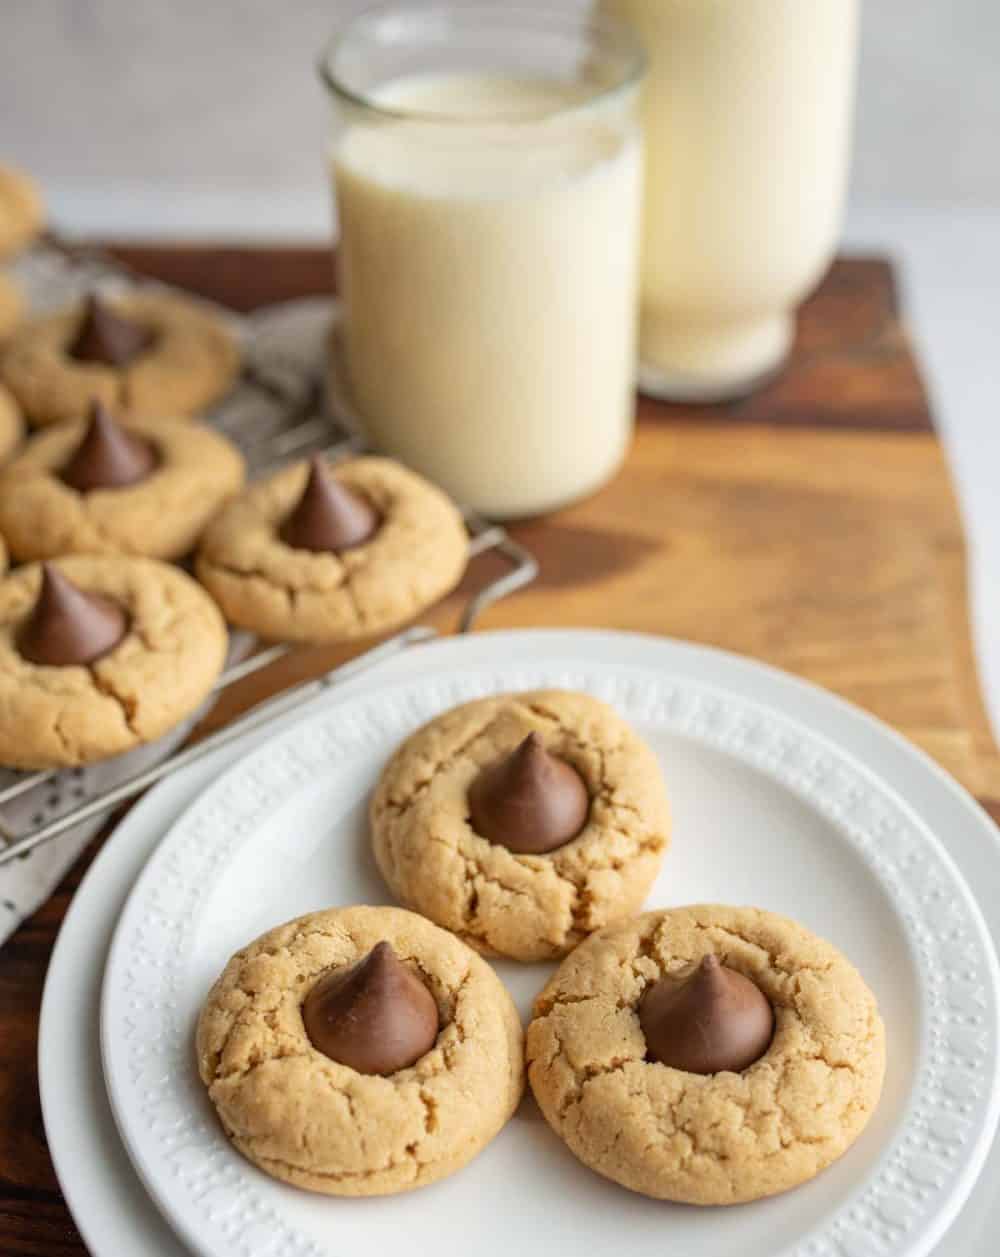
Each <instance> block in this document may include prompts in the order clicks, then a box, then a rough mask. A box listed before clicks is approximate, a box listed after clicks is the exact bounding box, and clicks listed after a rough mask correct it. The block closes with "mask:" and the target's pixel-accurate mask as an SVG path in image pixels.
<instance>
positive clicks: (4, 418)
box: [0, 384, 24, 463]
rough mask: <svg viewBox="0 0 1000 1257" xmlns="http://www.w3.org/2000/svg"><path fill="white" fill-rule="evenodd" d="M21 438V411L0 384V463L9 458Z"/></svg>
mask: <svg viewBox="0 0 1000 1257" xmlns="http://www.w3.org/2000/svg"><path fill="white" fill-rule="evenodd" d="M23 436H24V420H23V419H22V418H21V411H20V410H19V408H18V405H17V402H16V401H15V400H14V398H13V397H12V395H11V394H10V393H8V391H7V390H6V389H5V388H4V386H3V385H2V384H0V463H2V462H6V460H7V459H8V458H10V456H11V455H12V454H13V453H14V451H15V450H16V449H17V447H18V446H19V445H20V443H21V438H22V437H23Z"/></svg>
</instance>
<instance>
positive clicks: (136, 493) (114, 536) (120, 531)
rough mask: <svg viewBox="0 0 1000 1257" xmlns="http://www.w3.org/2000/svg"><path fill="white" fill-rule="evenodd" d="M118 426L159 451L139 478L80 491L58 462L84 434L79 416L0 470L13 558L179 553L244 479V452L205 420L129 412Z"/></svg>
mask: <svg viewBox="0 0 1000 1257" xmlns="http://www.w3.org/2000/svg"><path fill="white" fill-rule="evenodd" d="M122 426H123V427H124V428H125V429H126V430H127V431H129V432H132V433H134V434H136V435H137V436H140V437H142V438H144V439H145V440H146V441H148V442H149V443H150V445H151V446H152V447H153V449H154V451H155V453H156V457H157V459H158V464H157V466H156V467H155V469H154V470H153V472H152V473H151V474H150V475H149V476H148V477H147V478H146V479H144V480H140V481H139V482H138V483H136V484H132V485H129V486H127V487H125V488H116V489H94V490H91V491H90V492H88V493H80V492H78V491H77V490H76V489H73V488H71V487H70V486H69V485H67V484H64V483H63V481H62V480H61V479H60V477H59V471H60V469H61V468H62V467H63V466H64V465H65V464H66V463H67V461H68V460H69V459H70V457H71V456H72V454H73V452H74V450H76V448H77V447H78V445H79V444H80V442H81V440H82V439H83V437H84V434H85V431H86V428H87V422H86V421H85V420H77V421H75V422H73V423H66V424H57V425H55V426H54V427H50V428H47V429H46V430H45V431H43V432H40V433H39V434H38V435H37V436H34V437H32V438H31V439H30V440H29V441H28V443H27V444H26V445H25V447H24V449H23V450H22V451H21V452H20V453H19V454H18V455H17V457H16V458H14V460H13V461H12V462H10V463H9V464H8V465H7V466H6V467H4V468H3V469H2V471H0V532H2V533H3V534H4V536H5V537H6V538H7V542H8V545H9V546H10V549H11V553H12V554H13V555H14V556H15V557H16V558H17V559H19V560H21V561H24V560H27V559H47V558H55V557H57V556H59V555H62V554H139V555H146V556H148V557H150V558H158V559H176V558H180V557H181V556H182V555H185V554H188V553H189V552H190V551H191V550H192V549H193V548H194V546H195V545H196V543H197V541H198V538H199V537H200V536H201V534H202V532H203V531H204V528H205V526H206V524H207V523H208V521H209V520H210V519H211V518H212V517H213V516H214V515H215V514H216V512H217V511H218V509H219V508H220V507H221V506H222V504H223V503H224V502H225V501H226V500H227V499H228V498H230V497H231V496H232V495H233V494H234V493H236V492H237V491H238V490H239V489H240V487H241V486H242V484H243V478H244V465H243V458H242V456H241V455H240V453H239V451H238V450H237V449H236V448H235V446H233V445H232V443H231V442H229V441H227V440H226V438H225V437H223V436H220V435H219V434H218V433H217V432H213V431H212V429H210V428H207V427H204V426H203V425H201V424H195V423H190V422H186V421H177V420H174V421H171V420H165V419H132V420H128V421H123V423H122Z"/></svg>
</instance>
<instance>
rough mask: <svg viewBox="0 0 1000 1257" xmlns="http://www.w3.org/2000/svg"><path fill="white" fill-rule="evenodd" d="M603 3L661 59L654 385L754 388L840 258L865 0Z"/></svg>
mask: <svg viewBox="0 0 1000 1257" xmlns="http://www.w3.org/2000/svg"><path fill="white" fill-rule="evenodd" d="M600 7H602V8H603V9H605V10H606V11H607V12H610V13H613V14H615V15H617V16H619V17H622V18H624V19H625V20H627V21H629V22H631V23H632V24H633V25H634V26H635V28H636V29H637V31H638V34H639V37H640V39H641V40H642V42H643V44H644V45H645V48H646V52H647V55H648V56H649V59H650V65H649V70H648V74H647V78H646V83H645V86H644V89H643V122H644V125H645V131H646V171H647V174H646V190H645V206H644V223H643V261H642V280H641V288H642V323H641V345H640V353H641V357H642V361H643V365H644V368H645V369H646V374H645V376H644V383H646V382H647V381H648V382H649V384H650V386H651V391H654V392H657V391H659V392H662V393H663V394H664V395H672V396H677V397H684V396H688V397H698V396H703V397H706V398H708V397H712V396H725V395H727V394H729V393H732V392H738V391H740V390H741V389H743V388H746V387H747V386H749V385H751V384H752V383H753V382H754V380H755V378H759V377H760V376H762V375H764V374H766V373H767V372H769V371H770V370H772V369H773V368H774V367H775V366H777V365H778V364H779V363H780V362H781V360H782V359H783V357H784V356H785V353H786V352H787V350H788V347H789V343H790V339H791V336H792V331H793V319H792V311H793V310H794V308H795V306H796V305H797V304H798V303H799V302H800V301H801V300H802V298H803V297H804V296H805V295H806V294H807V293H808V292H809V290H810V289H811V288H812V287H813V285H814V284H815V283H816V281H817V279H818V278H819V277H820V276H821V275H822V273H823V271H824V270H825V269H826V267H827V265H828V264H829V262H830V259H831V257H832V254H833V250H834V247H835V244H836V240H837V235H838V230H839V225H840V217H841V209H842V202H843V197H844V189H845V182H846V172H847V160H848V149H849V138H850V121H851V104H852V98H853V84H854V62H855V49H856V41H857V25H858V0H601V4H600ZM650 368H652V369H653V370H649V369H650ZM657 373H659V375H660V377H661V378H660V379H659V381H658V380H657V378H656V377H657ZM658 385H659V387H658Z"/></svg>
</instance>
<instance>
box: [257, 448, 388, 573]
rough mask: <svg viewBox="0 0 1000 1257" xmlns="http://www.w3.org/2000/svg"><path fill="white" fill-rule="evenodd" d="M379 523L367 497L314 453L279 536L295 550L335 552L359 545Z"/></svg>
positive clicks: (375, 529)
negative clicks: (303, 481) (332, 473)
mask: <svg viewBox="0 0 1000 1257" xmlns="http://www.w3.org/2000/svg"><path fill="white" fill-rule="evenodd" d="M381 522H382V520H381V516H380V515H379V513H378V511H376V509H375V507H374V506H372V504H371V503H370V502H369V501H368V499H367V498H365V497H362V495H361V494H360V493H355V492H354V490H353V489H349V488H348V487H347V485H345V484H341V482H340V481H339V480H338V479H337V478H336V476H331V475H330V474H329V472H328V471H327V466H326V461H325V459H324V458H323V456H322V455H321V454H314V455H313V457H312V458H311V459H310V460H309V479H308V480H307V481H306V487H305V489H304V490H303V491H302V496H301V497H300V498H299V500H298V503H297V504H296V506H295V507H294V508H293V510H292V513H291V514H290V515H289V516H288V518H287V519H286V520H285V522H284V523H283V524H282V526H281V532H280V536H281V540H282V541H284V542H285V544H286V545H289V546H294V548H295V549H296V550H316V551H334V552H336V551H338V550H350V549H352V548H353V547H354V546H360V545H362V544H363V543H364V542H366V541H367V540H368V538H369V537H371V536H372V534H373V533H375V532H376V531H377V529H378V526H379V524H380V523H381Z"/></svg>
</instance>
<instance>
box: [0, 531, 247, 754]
mask: <svg viewBox="0 0 1000 1257" xmlns="http://www.w3.org/2000/svg"><path fill="white" fill-rule="evenodd" d="M46 567H47V568H48V571H47V572H46V577H45V580H43V569H42V567H41V566H40V565H38V564H31V565H29V566H27V567H21V568H18V569H17V570H16V571H14V572H12V573H10V574H9V575H8V576H6V577H5V578H4V579H3V580H2V581H0V710H2V711H3V713H4V718H3V720H2V721H0V764H3V765H5V766H7V767H11V768H23V769H43V768H54V767H62V766H65V765H70V764H86V763H90V762H92V761H95V760H99V759H104V758H106V757H107V756H110V755H118V754H120V753H122V752H123V751H130V750H132V749H133V747H136V746H139V745H141V744H142V743H145V742H152V741H153V740H154V739H156V738H158V737H159V736H160V735H161V734H163V733H166V732H167V730H168V729H170V728H172V727H173V726H174V725H175V724H177V723H179V722H180V721H181V720H183V719H184V717H185V716H188V715H190V714H191V712H193V711H194V710H195V708H196V707H198V705H199V704H200V703H201V702H202V700H203V699H205V698H206V697H207V696H208V694H209V692H210V690H211V688H212V686H213V684H214V683H215V680H216V678H217V677H218V675H219V673H220V671H221V669H222V665H223V662H224V660H225V655H226V646H227V637H226V629H225V624H224V623H223V620H222V616H221V615H220V614H219V610H218V608H217V607H216V606H215V604H214V603H213V602H212V600H211V599H210V598H209V597H208V595H207V594H206V593H205V591H204V590H203V589H201V588H200V587H199V586H198V585H197V584H196V583H195V582H194V581H193V580H192V579H191V578H190V577H189V576H186V575H185V574H184V573H183V572H182V571H180V570H179V569H178V568H175V567H170V566H168V565H167V564H165V563H159V562H157V561H156V560H153V559H125V558H97V557H90V556H86V557H84V556H80V557H74V558H66V559H61V560H60V561H59V562H58V564H53V565H46Z"/></svg>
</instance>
